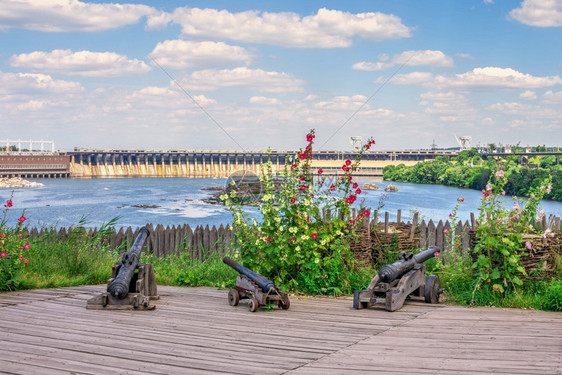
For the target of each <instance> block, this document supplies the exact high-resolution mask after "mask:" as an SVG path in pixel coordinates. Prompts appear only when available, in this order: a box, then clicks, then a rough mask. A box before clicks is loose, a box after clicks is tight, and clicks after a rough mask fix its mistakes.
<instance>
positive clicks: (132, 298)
mask: <svg viewBox="0 0 562 375" xmlns="http://www.w3.org/2000/svg"><path fill="white" fill-rule="evenodd" d="M148 235H149V232H148V229H147V228H146V227H142V228H141V229H140V232H139V234H138V235H137V238H136V239H135V242H134V243H133V246H131V249H130V250H129V252H128V253H124V254H123V258H122V259H121V261H120V262H117V263H115V264H114V265H113V268H112V269H111V278H110V279H109V280H108V281H107V292H105V293H102V294H100V295H98V296H95V297H93V298H90V299H89V300H88V302H87V304H86V308H88V309H107V310H132V309H140V310H153V309H154V308H155V307H156V306H155V305H151V304H150V301H151V300H156V299H159V298H160V296H158V292H157V287H156V279H155V276H154V268H153V267H152V264H150V263H139V257H140V254H141V251H142V247H143V245H144V243H145V241H146V239H147V238H148Z"/></svg>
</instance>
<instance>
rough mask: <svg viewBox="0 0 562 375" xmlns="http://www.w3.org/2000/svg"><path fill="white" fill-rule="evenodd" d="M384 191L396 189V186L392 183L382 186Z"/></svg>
mask: <svg viewBox="0 0 562 375" xmlns="http://www.w3.org/2000/svg"><path fill="white" fill-rule="evenodd" d="M384 191H391V192H392V191H398V188H397V187H396V186H394V185H388V186H387V187H385V188H384Z"/></svg>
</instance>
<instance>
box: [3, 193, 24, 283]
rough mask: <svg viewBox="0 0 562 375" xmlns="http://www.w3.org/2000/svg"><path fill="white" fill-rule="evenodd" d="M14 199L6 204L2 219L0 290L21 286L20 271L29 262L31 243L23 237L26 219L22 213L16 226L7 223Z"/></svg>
mask: <svg viewBox="0 0 562 375" xmlns="http://www.w3.org/2000/svg"><path fill="white" fill-rule="evenodd" d="M12 206H13V203H12V199H8V200H7V201H6V203H5V204H4V212H3V213H4V215H3V217H2V221H0V291H5V290H15V289H17V288H18V287H19V284H20V278H19V273H20V270H21V269H22V268H23V267H26V266H27V265H28V264H29V259H28V256H27V253H28V250H29V249H30V247H31V245H30V244H29V243H28V242H27V241H26V239H25V238H23V235H22V229H23V223H24V222H25V220H26V217H25V216H24V215H25V211H24V212H23V213H22V215H21V216H20V218H19V219H18V221H17V224H16V226H15V227H14V228H10V227H9V226H8V225H7V218H8V215H9V210H10V208H12Z"/></svg>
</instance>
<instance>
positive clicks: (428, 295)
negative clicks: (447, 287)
mask: <svg viewBox="0 0 562 375" xmlns="http://www.w3.org/2000/svg"><path fill="white" fill-rule="evenodd" d="M442 292H443V290H441V281H439V276H437V275H429V276H428V277H427V280H425V288H424V293H423V296H424V298H425V302H427V303H439V295H440V294H441V293H442Z"/></svg>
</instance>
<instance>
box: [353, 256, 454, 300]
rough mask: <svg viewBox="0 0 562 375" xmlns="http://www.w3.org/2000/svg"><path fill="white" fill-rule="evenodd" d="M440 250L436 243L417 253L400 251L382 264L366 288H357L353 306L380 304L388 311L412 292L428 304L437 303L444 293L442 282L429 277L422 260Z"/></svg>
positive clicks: (434, 277) (433, 276) (436, 278)
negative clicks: (391, 261)
mask: <svg viewBox="0 0 562 375" xmlns="http://www.w3.org/2000/svg"><path fill="white" fill-rule="evenodd" d="M439 251H440V249H439V247H437V246H434V247H431V248H429V249H427V250H424V251H422V252H420V253H417V254H415V255H414V254H413V253H405V252H402V253H400V255H399V256H398V260H397V261H396V262H394V263H392V264H387V265H384V266H382V267H381V269H380V270H379V272H378V273H377V275H376V276H375V277H374V278H373V280H371V283H370V284H369V286H368V287H367V289H365V290H356V291H355V293H354V295H353V308H354V309H362V308H367V307H371V306H373V305H374V304H378V303H380V304H384V305H385V309H386V310H388V311H395V310H398V309H399V308H401V307H402V306H403V305H404V301H406V298H407V297H408V296H410V295H411V296H417V297H424V299H425V302H427V303H438V302H439V296H440V295H441V293H443V290H442V289H441V282H440V281H439V277H438V276H436V275H429V276H428V277H427V279H426V277H425V268H426V267H425V264H423V262H425V261H427V260H428V259H430V258H433V257H434V256H435V253H437V252H439ZM383 298H384V299H383Z"/></svg>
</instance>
